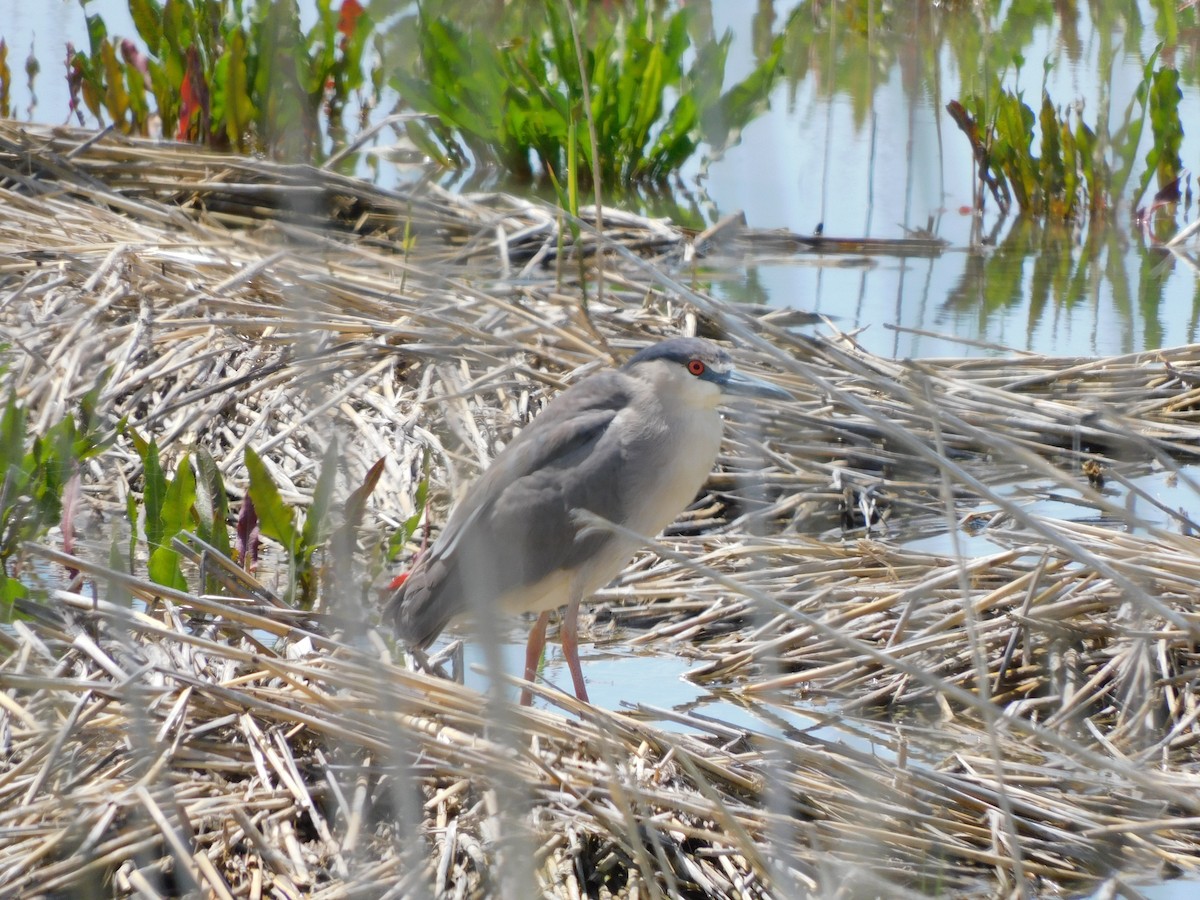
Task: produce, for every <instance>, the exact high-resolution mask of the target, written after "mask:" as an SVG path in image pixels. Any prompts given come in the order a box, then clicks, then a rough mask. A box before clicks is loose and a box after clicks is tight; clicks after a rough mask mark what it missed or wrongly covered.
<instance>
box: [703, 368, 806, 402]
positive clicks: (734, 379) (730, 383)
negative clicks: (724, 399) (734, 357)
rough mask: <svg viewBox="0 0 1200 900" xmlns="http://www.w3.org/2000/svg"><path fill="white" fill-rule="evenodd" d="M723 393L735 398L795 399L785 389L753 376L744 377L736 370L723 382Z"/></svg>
mask: <svg viewBox="0 0 1200 900" xmlns="http://www.w3.org/2000/svg"><path fill="white" fill-rule="evenodd" d="M721 393H722V394H728V395H730V396H734V397H762V398H763V399H766V400H792V399H795V398H793V397H792V395H791V394H790V393H788V392H787V391H785V390H784V389H783V388H781V387H776V386H775V385H773V384H771V382H769V381H763V380H762V379H761V378H755V377H754V376H752V375H743V374H742V373H741V372H739V371H737V370H736V369H734V370H733V371H731V372H730V373H729V374H728V375H727V376H726V377H725V378H724V379H722V380H721Z"/></svg>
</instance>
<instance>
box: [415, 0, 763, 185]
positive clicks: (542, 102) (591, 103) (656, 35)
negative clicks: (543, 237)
mask: <svg viewBox="0 0 1200 900" xmlns="http://www.w3.org/2000/svg"><path fill="white" fill-rule="evenodd" d="M570 15H571V12H570V11H569V10H568V9H566V8H564V6H563V5H561V4H558V3H547V4H545V6H544V7H543V14H542V15H541V16H540V18H536V19H535V20H534V23H533V30H532V33H529V32H528V31H527V32H526V33H525V34H523V35H517V36H513V37H511V38H508V39H504V40H498V39H497V37H496V35H495V34H494V32H493V31H492V30H490V29H484V28H472V29H463V28H460V27H458V26H457V25H456V24H455V23H454V22H453V21H451V20H450V19H449V18H444V17H439V16H435V15H431V14H429V13H428V12H427V11H425V10H424V9H422V11H421V12H420V13H419V15H418V16H417V20H416V25H417V29H418V56H417V60H416V64H415V66H414V67H413V69H412V70H411V71H399V72H397V73H396V74H395V75H393V76H392V84H393V85H394V86H395V88H396V89H397V90H398V91H399V93H400V95H401V97H402V98H403V99H404V101H405V102H406V103H408V104H409V105H411V106H412V107H413V108H414V109H415V110H417V111H418V112H422V113H427V114H429V116H430V117H431V118H430V119H428V120H420V119H418V120H413V121H411V122H409V123H408V126H407V128H408V133H409V136H410V137H411V138H412V139H413V140H414V141H415V142H416V143H417V145H418V146H419V147H420V148H421V149H422V150H424V151H425V152H426V153H427V154H428V155H429V156H431V157H432V158H434V159H437V160H438V161H440V162H442V163H443V164H444V165H447V166H461V165H464V164H466V163H467V162H469V161H473V162H474V163H476V164H486V165H496V166H499V167H501V168H503V169H505V170H506V171H508V172H510V173H512V174H513V175H515V176H517V177H518V178H521V179H525V180H530V179H532V178H533V177H534V176H535V174H537V173H536V172H535V163H536V164H537V165H538V166H540V169H541V173H542V174H544V175H547V176H550V177H552V178H553V180H554V181H556V182H557V183H559V184H566V183H567V181H568V178H569V177H579V178H581V179H582V180H584V181H585V182H586V181H589V180H590V179H591V178H592V175H593V173H595V176H596V177H599V178H600V179H601V181H602V182H605V183H607V184H614V185H630V184H653V183H658V182H661V181H663V180H664V179H665V178H667V176H669V175H671V174H672V173H674V172H675V171H676V170H677V169H678V168H679V167H680V166H681V165H682V164H683V163H684V162H685V161H686V160H688V159H689V158H691V157H692V155H693V154H694V153H695V152H696V151H697V149H698V148H699V147H700V145H701V144H702V143H703V144H707V145H709V146H710V147H711V148H712V149H713V151H714V152H715V153H719V152H720V151H721V149H722V148H724V147H727V146H728V145H729V144H730V143H732V142H733V141H735V140H736V138H737V135H738V134H739V133H740V131H741V129H742V128H744V127H745V125H746V124H747V123H748V122H750V121H751V120H752V119H753V118H754V117H755V115H757V114H758V112H760V111H761V110H762V109H763V108H764V107H765V105H766V103H767V97H768V95H769V93H770V90H771V86H772V84H773V82H774V78H775V75H776V72H777V70H778V67H779V56H780V52H781V47H782V39H781V38H776V39H775V40H774V41H773V42H772V46H771V50H770V52H769V53H768V55H767V57H766V58H765V59H764V60H763V61H762V62H760V63H759V65H758V66H756V68H755V69H754V70H753V71H752V72H751V73H750V74H749V75H748V76H747V77H746V78H744V79H743V80H742V81H740V82H738V83H737V84H735V85H733V86H732V87H730V88H729V89H728V90H724V91H723V90H722V86H723V82H724V75H725V64H726V59H727V57H728V52H729V47H730V44H731V42H732V35H731V34H728V33H727V34H725V35H724V36H722V37H721V38H719V39H715V40H713V39H709V40H707V41H705V42H703V43H700V44H693V41H692V38H691V37H690V36H689V31H688V27H689V23H690V22H691V20H692V16H693V12H692V10H691V9H690V8H687V7H684V8H682V9H678V10H676V11H674V12H666V11H663V10H662V9H660V8H659V7H658V5H657V4H649V3H646V2H645V0H639V2H637V3H636V4H634V5H633V6H632V8H630V9H627V10H618V11H617V12H616V13H612V12H609V11H607V10H603V9H600V8H596V9H593V10H590V11H589V15H588V17H587V18H586V19H585V20H584V19H581V20H580V21H578V22H575V23H572V21H571V20H570V18H569V16H570ZM580 34H582V35H586V40H584V41H583V42H584V44H585V45H584V46H582V47H581V48H578V49H577V47H576V43H575V40H576V36H577V35H580ZM581 40H583V39H582V38H581ZM688 60H690V64H687V61H688ZM581 61H582V68H581ZM584 129H588V136H589V138H590V137H592V135H593V134H594V141H595V143H594V146H593V143H592V141H591V140H588V139H579V133H580V132H581V131H583V130H584Z"/></svg>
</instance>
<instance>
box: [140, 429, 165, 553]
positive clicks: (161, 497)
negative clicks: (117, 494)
mask: <svg viewBox="0 0 1200 900" xmlns="http://www.w3.org/2000/svg"><path fill="white" fill-rule="evenodd" d="M142 469H143V475H142V481H143V487H142V507H143V515H144V517H145V523H144V527H145V529H146V544H147V545H148V546H149V548H150V551H151V552H152V553H153V552H154V550H156V549H157V548H158V547H160V546H161V545H162V541H163V505H164V504H165V503H166V498H167V476H166V473H164V472H163V468H162V464H161V463H159V461H158V444H157V443H155V441H154V440H153V439H152V440H151V441H150V443H149V444H147V445H146V452H145V453H143V454H142Z"/></svg>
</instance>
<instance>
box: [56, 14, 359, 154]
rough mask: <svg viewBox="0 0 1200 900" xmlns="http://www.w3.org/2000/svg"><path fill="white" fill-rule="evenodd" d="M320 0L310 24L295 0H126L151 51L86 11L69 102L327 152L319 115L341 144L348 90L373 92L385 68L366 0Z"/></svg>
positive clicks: (100, 112) (133, 121)
mask: <svg viewBox="0 0 1200 900" xmlns="http://www.w3.org/2000/svg"><path fill="white" fill-rule="evenodd" d="M89 2H90V0H80V3H81V5H82V6H83V7H84V9H85V10H86V8H87V5H88V3H89ZM316 8H317V9H316V11H317V21H316V23H315V24H314V25H313V27H312V28H310V29H309V30H308V31H304V30H303V29H302V28H301V25H300V15H299V10H298V7H297V4H296V2H295V0H165V2H163V3H159V2H158V0H129V10H130V14H131V16H132V18H133V21H134V25H135V27H136V28H137V31H138V36H139V37H140V38H141V40H142V42H143V43H144V47H145V52H143V51H142V50H141V49H139V48H138V46H137V45H136V44H135V43H134V42H133V41H132V40H130V39H128V38H125V39H120V40H119V39H117V38H112V37H109V34H108V29H107V26H106V25H105V23H104V20H103V18H102V17H101V16H100V15H99V14H98V13H93V14H88V15H87V25H88V40H89V48H88V50H87V51H83V50H75V49H74V48H69V50H68V54H69V60H68V66H69V71H68V82H69V84H70V87H71V94H72V108H73V109H74V111H75V112H76V115H77V116H78V117H79V120H80V122H81V124H82V122H83V118H84V116H83V111H84V109H86V110H87V111H88V112H90V113H91V114H92V116H94V117H95V118H96V119H97V120H99V121H100V122H101V123H103V122H104V121H105V119H106V118H107V119H108V120H110V121H111V122H112V123H113V124H114V125H115V126H116V127H117V128H118V129H120V130H122V131H124V132H127V133H137V134H147V133H148V132H149V130H150V128H151V123H152V120H153V118H154V117H155V116H157V118H158V120H159V122H160V126H161V129H162V133H163V134H164V135H169V136H173V137H175V138H176V139H178V140H190V141H195V142H199V143H203V144H207V145H209V146H213V147H217V148H234V149H236V150H238V151H241V152H247V151H256V152H263V153H268V154H270V155H272V156H274V157H276V158H282V159H287V160H298V161H309V160H313V159H316V158H319V157H320V156H321V155H322V146H321V145H322V138H321V133H322V130H321V118H322V114H324V115H325V116H326V120H327V125H328V131H329V134H330V135H331V136H332V138H333V140H334V142H335V144H337V143H338V142H339V141H340V140H342V139H343V138H344V136H345V124H344V121H343V119H344V114H345V111H346V109H347V107H348V105H349V102H350V100H351V99H352V98H353V97H354V96H355V95H356V94H358V95H360V96H362V95H364V93H365V96H366V97H367V98H369V99H364V100H363V104H364V106H366V105H369V104H370V103H372V102H374V97H375V96H377V94H378V88H379V85H380V84H381V81H382V77H381V75H380V74H379V72H378V71H377V70H376V71H370V72H369V71H367V63H366V58H365V57H366V49H367V48H368V46H369V45H370V40H371V37H372V35H373V33H374V23H373V22H372V20H371V18H370V17H369V16H368V15H367V13H366V12H365V10H364V8H363V6H362V5H361V4H360V3H359V2H358V0H343V2H342V3H341V4H340V7H339V8H338V9H336V10H335V9H333V7H332V3H331V0H317V2H316ZM151 101H153V102H151Z"/></svg>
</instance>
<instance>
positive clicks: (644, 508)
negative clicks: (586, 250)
mask: <svg viewBox="0 0 1200 900" xmlns="http://www.w3.org/2000/svg"><path fill="white" fill-rule="evenodd" d="M729 395H741V396H750V397H765V398H768V399H778V400H786V399H790V397H791V395H790V394H788V393H787V392H786V391H784V390H782V389H780V388H777V387H775V386H774V385H772V384H768V383H767V382H765V381H760V380H759V379H757V378H751V377H749V376H746V375H742V374H740V373H738V372H736V371H734V369H733V366H732V364H731V362H730V359H729V354H727V353H726V352H725V351H724V350H722V349H721V348H719V347H717V346H716V345H715V344H712V343H710V342H708V341H706V340H702V339H700V338H672V339H670V340H666V341H662V342H661V343H658V344H654V345H652V346H650V347H646V348H645V349H643V350H641V351H640V352H638V353H637V354H635V355H634V356H633V357H632V358H631V359H630V360H629V362H627V363H625V365H623V366H622V367H621V368H620V369H616V370H611V369H610V370H605V371H603V372H598V373H596V374H594V375H591V376H589V377H587V378H585V379H584V380H583V381H580V382H579V383H578V384H575V385H572V386H571V387H570V388H569V389H567V390H566V391H564V392H563V393H562V394H560V395H559V396H558V397H556V398H555V399H554V400H553V401H551V402H550V403H549V404H547V406H546V408H545V409H544V410H543V411H542V412H541V414H540V415H538V416H537V418H535V419H534V420H533V422H532V423H530V425H529V426H528V427H526V428H525V429H524V430H523V431H521V433H520V434H518V435H517V437H516V438H514V439H513V441H512V442H511V443H510V444H509V445H508V446H507V447H505V448H504V450H503V451H501V453H500V454H499V455H498V456H497V457H496V459H495V461H494V462H493V463H492V465H491V466H490V467H489V468H488V470H487V471H486V472H485V473H484V474H483V476H482V477H481V478H480V479H479V481H478V482H476V483H475V484H474V485H472V487H471V488H470V489H469V490H468V491H467V493H466V495H465V497H464V498H463V499H462V501H461V502H460V503H459V504H458V506H456V507H455V509H454V511H453V513H451V515H450V521H449V523H448V524H447V525H446V528H445V529H444V530H443V531H442V533H441V534H440V535H439V536H438V538H437V540H436V541H435V542H434V544H433V546H432V548H430V549H429V551H428V552H427V553H425V554H424V555H423V556H421V557H420V558H419V559H418V560H417V562H416V564H415V565H414V567H413V569H412V571H411V572H409V574H408V576H407V578H406V579H405V580H404V582H403V584H401V585H400V587H399V588H398V589H397V590H396V592H395V593H394V594H393V595H392V597H391V599H390V600H389V601H388V605H387V611H386V613H385V616H390V617H391V618H392V619H393V621H394V623H395V628H396V634H397V635H398V637H399V638H400V639H401V640H403V641H405V642H407V643H409V644H410V645H414V646H418V647H424V646H426V645H427V644H429V642H430V641H432V640H433V639H434V638H435V637H437V635H438V634H439V633H440V632H441V630H442V629H443V628H445V627H446V624H447V623H448V622H449V621H450V620H451V619H453V618H454V617H456V616H458V615H461V614H464V613H467V614H469V613H471V612H472V610H480V609H481V608H483V605H484V604H487V610H488V612H489V613H491V612H492V611H495V612H506V613H518V612H536V613H538V618H537V623H536V624H535V625H534V626H533V631H532V632H531V633H530V635H529V643H528V646H527V648H526V655H525V677H526V678H527V679H529V680H531V681H532V680H533V677H534V673H535V671H536V669H537V664H538V661H539V660H540V659H541V654H542V649H543V647H544V646H545V642H546V624H547V622H548V620H549V616H550V611H551V610H553V609H557V608H558V607H560V606H563V605H565V606H566V607H567V611H566V615H565V616H564V618H563V622H562V631H561V637H562V647H563V655H564V656H565V657H566V660H567V665H568V667H569V668H570V670H571V678H572V680H573V681H574V683H575V694H576V696H578V697H579V699H580V700H583V701H585V702H586V701H587V699H588V696H587V688H586V686H585V685H584V681H583V672H582V670H581V669H580V666H579V650H578V646H577V643H576V630H577V625H578V616H579V603H580V601H581V600H582V599H583V598H585V597H588V596H590V595H591V594H592V593H594V592H595V591H596V590H598V589H599V588H601V587H603V586H604V585H606V584H607V583H608V582H609V581H611V580H612V579H613V578H614V577H615V576H616V575H617V574H618V573H619V572H620V571H621V569H622V568H623V567H624V566H625V564H626V563H627V562H628V561H629V559H630V557H631V556H632V555H633V553H634V551H635V550H637V548H638V546H639V545H640V543H641V542H639V541H637V540H634V539H631V538H629V537H627V536H625V535H617V534H615V533H613V532H612V531H611V530H605V529H603V528H601V527H595V526H594V523H593V525H592V526H591V527H589V526H588V525H587V524H586V523H584V522H581V521H579V517H578V516H577V511H579V510H586V511H588V512H590V513H592V514H593V515H594V516H597V517H599V518H601V519H605V520H608V521H609V522H614V523H616V524H619V525H621V526H623V527H624V528H625V529H628V530H629V531H633V532H635V533H636V534H639V535H647V536H654V535H657V534H658V533H659V532H660V531H661V530H662V529H663V528H665V527H666V526H667V525H669V524H670V523H671V521H672V520H673V519H674V518H675V517H676V516H677V515H678V514H679V513H680V512H681V511H682V510H683V509H684V508H685V507H687V505H688V504H689V503H691V502H692V500H693V499H695V497H696V494H697V493H698V492H699V490H700V488H701V487H702V486H703V484H704V481H705V479H706V478H707V477H708V475H709V473H710V472H711V471H712V467H713V463H714V462H715V461H716V458H717V451H718V450H719V449H720V446H721V416H720V414H719V413H718V412H717V406H718V404H720V402H721V400H722V399H723V398H724V397H727V396H729ZM477 618H480V617H479V616H477ZM528 700H529V695H528V692H525V693H523V695H522V702H523V703H527V702H528Z"/></svg>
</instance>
